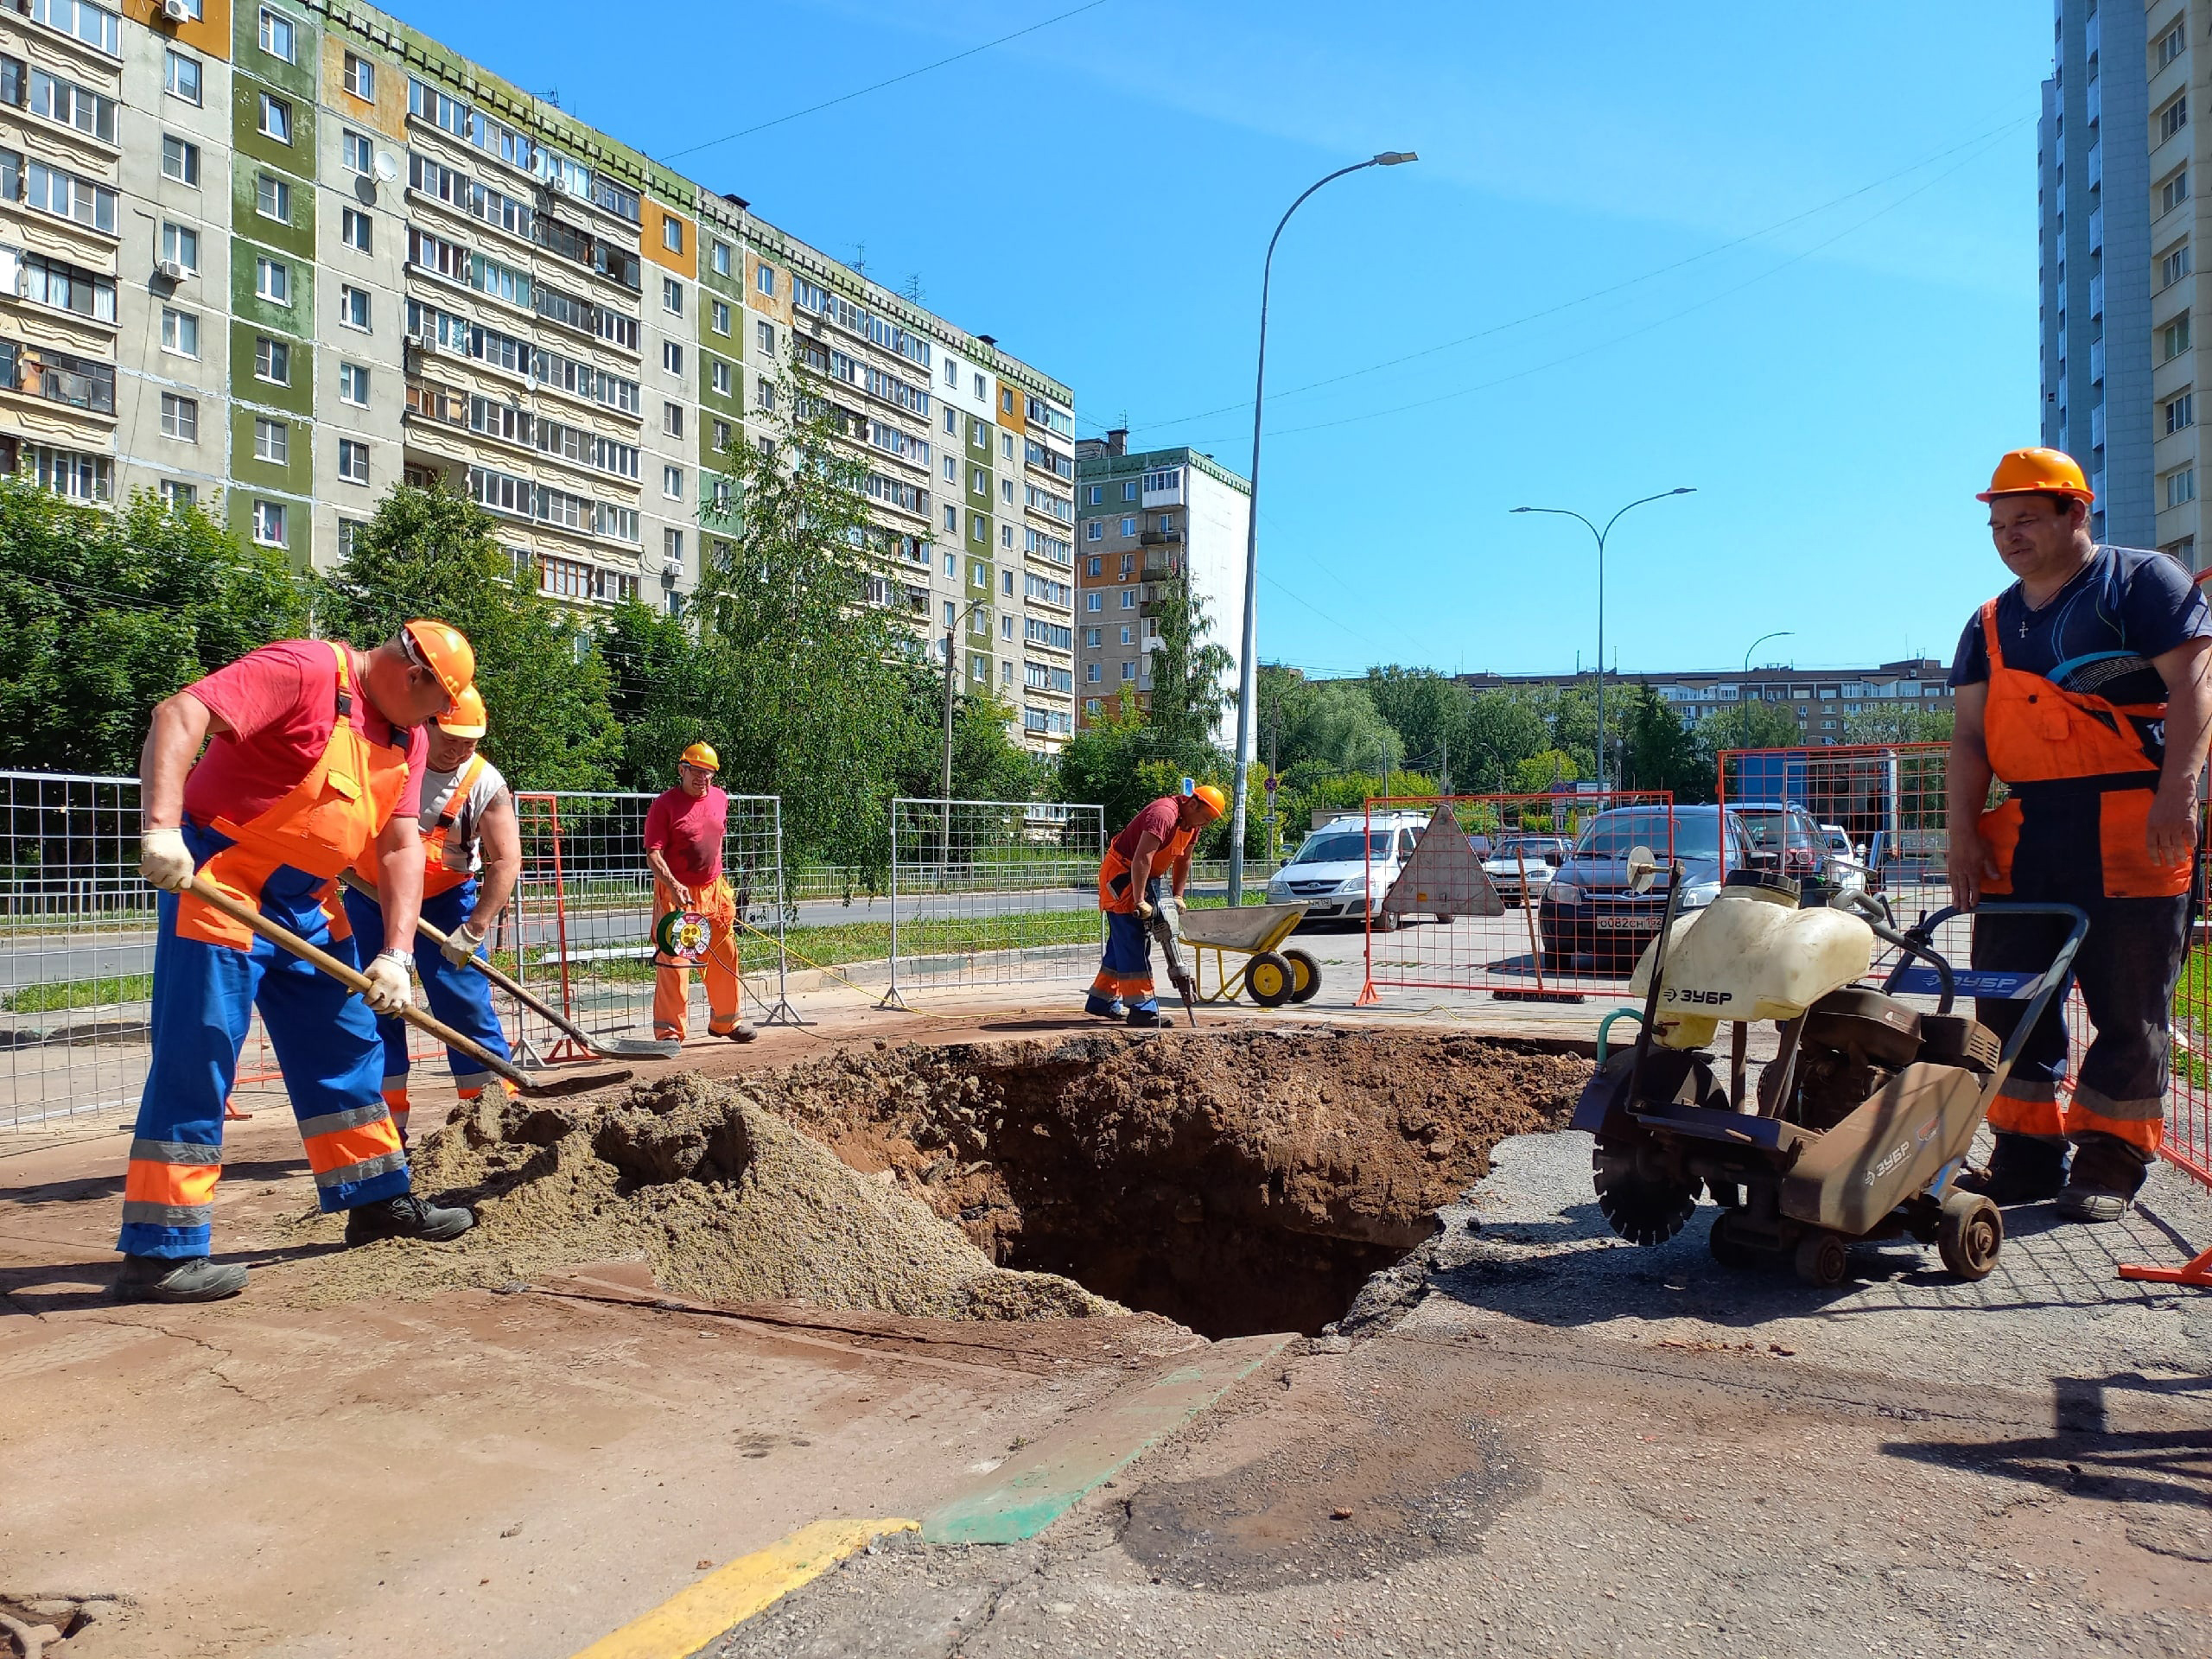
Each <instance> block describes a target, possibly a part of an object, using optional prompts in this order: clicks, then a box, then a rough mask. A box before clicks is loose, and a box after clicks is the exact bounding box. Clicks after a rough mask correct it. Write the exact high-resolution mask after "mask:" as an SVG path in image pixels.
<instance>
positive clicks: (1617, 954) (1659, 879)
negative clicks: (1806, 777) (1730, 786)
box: [1536, 806, 1752, 978]
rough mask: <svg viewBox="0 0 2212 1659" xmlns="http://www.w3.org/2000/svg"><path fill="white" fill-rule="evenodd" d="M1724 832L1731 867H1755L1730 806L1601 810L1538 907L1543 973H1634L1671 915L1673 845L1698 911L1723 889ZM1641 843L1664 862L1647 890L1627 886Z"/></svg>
mask: <svg viewBox="0 0 2212 1659" xmlns="http://www.w3.org/2000/svg"><path fill="white" fill-rule="evenodd" d="M1670 820H1671V824H1670V822H1669V821H1670ZM1724 832H1725V833H1726V836H1727V837H1728V845H1727V860H1726V862H1727V867H1728V868H1731V869H1741V868H1745V867H1746V866H1748V865H1750V864H1751V861H1752V860H1751V851H1752V849H1751V843H1750V841H1749V839H1748V838H1747V837H1746V836H1745V834H1744V829H1743V826H1742V824H1741V823H1738V821H1737V819H1736V817H1735V816H1734V812H1733V810H1730V812H1729V814H1728V815H1727V817H1726V818H1724V817H1723V816H1722V811H1721V809H1720V808H1719V807H1717V806H1678V807H1675V808H1674V809H1672V810H1671V811H1670V810H1669V809H1668V808H1666V807H1663V806H1617V807H1615V808H1613V809H1612V810H1611V811H1607V812H1601V813H1599V815H1598V816H1597V817H1595V818H1593V819H1592V820H1591V822H1590V823H1589V824H1588V825H1586V827H1585V828H1584V829H1583V831H1582V834H1581V836H1580V839H1578V840H1577V841H1576V842H1575V843H1574V852H1573V855H1572V856H1571V857H1569V858H1568V859H1567V862H1566V863H1564V864H1562V865H1561V866H1560V868H1558V869H1557V870H1556V871H1554V873H1553V875H1552V879H1551V880H1550V882H1549V883H1548V885H1547V886H1546V887H1545V888H1544V893H1543V899H1542V902H1541V905H1539V906H1538V908H1537V911H1536V922H1537V926H1538V928H1539V930H1540V931H1541V936H1542V939H1543V958H1544V971H1545V972H1546V973H1551V974H1564V973H1570V972H1573V971H1574V969H1576V968H1577V967H1578V966H1581V965H1583V964H1585V963H1586V964H1589V971H1592V972H1595V973H1599V974H1604V975H1611V976H1616V977H1621V978H1625V977H1626V976H1628V975H1630V974H1631V973H1634V972H1635V971H1636V963H1637V958H1638V957H1641V956H1642V955H1643V948H1644V946H1646V945H1648V944H1650V943H1651V940H1652V938H1653V937H1654V936H1655V935H1656V933H1657V932H1658V931H1659V922H1660V918H1662V916H1663V915H1664V914H1665V913H1666V910H1667V887H1668V875H1667V861H1668V854H1669V848H1670V847H1671V849H1672V851H1673V855H1674V857H1675V859H1676V860H1677V861H1680V862H1681V867H1682V909H1683V910H1684V912H1689V911H1694V910H1697V909H1700V908H1701V907H1702V906H1706V905H1709V904H1711V903H1712V902H1713V896H1714V895H1715V894H1717V893H1719V891H1720V875H1721V863H1722V860H1721V850H1722V849H1721V842H1720V837H1721V836H1722V834H1723V833H1724ZM1635 847H1649V849H1651V852H1652V855H1653V856H1654V857H1655V858H1656V859H1657V860H1658V861H1659V874H1657V875H1656V877H1654V878H1653V880H1652V883H1651V886H1650V888H1649V891H1647V892H1644V893H1637V892H1636V891H1635V890H1634V889H1633V888H1632V887H1630V885H1629V878H1628V855H1629V851H1630V849H1631V848H1635Z"/></svg>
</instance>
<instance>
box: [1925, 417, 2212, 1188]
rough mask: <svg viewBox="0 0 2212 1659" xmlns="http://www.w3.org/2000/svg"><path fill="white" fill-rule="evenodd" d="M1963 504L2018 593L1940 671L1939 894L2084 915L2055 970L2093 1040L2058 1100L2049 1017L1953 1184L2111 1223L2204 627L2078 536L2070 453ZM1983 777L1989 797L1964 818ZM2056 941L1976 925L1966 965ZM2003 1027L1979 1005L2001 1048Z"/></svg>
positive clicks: (2179, 937) (2163, 962)
mask: <svg viewBox="0 0 2212 1659" xmlns="http://www.w3.org/2000/svg"><path fill="white" fill-rule="evenodd" d="M1979 499H1981V500H1983V501H1986V502H1987V503H1988V504H1989V528H1990V534H1991V536H1992V537H1993V539H1994V540H1995V542H1996V544H1997V552H1998V556H1999V557H2000V558H2002V559H2003V560H2004V562H2005V567H2006V568H2007V569H2010V570H2011V571H2012V573H2013V575H2015V576H2017V577H2018V581H2017V582H2014V583H2013V584H2012V586H2011V587H2010V588H2006V589H2005V591H2004V592H2003V593H2001V594H1999V595H1998V596H1997V597H1996V598H1995V599H1993V600H1991V601H1989V602H1988V603H1986V604H1985V605H1984V606H1982V607H1981V609H1980V613H1978V614H1977V615H1976V616H1975V617H1974V619H1973V620H1971V621H1969V622H1968V623H1967V628H1966V632H1965V633H1964V634H1963V635H1962V636H1961V639H1960V641H1959V649H1958V654H1957V657H1956V658H1955V660H1954V662H1953V664H1952V665H1951V675H1950V682H1951V684H1952V685H1953V687H1955V689H1956V693H1957V704H1958V716H1957V724H1956V727H1955V730H1954V732H1953V734H1952V738H1951V753H1950V778H1949V817H1948V823H1949V827H1950V849H1949V857H1948V865H1949V876H1950V883H1951V896H1952V900H1953V902H1954V903H1955V904H1957V905H1958V906H1961V908H1965V909H1972V908H1973V907H1974V906H1975V905H1976V904H1977V903H1978V902H1979V901H1980V899H1982V898H1985V897H1987V898H2012V899H2033V900H2040V901H2046V902H2048V901H2053V900H2056V901H2060V902H2063V903H2066V904H2070V905H2078V906H2081V908H2082V910H2083V911H2085V912H2088V918H2089V931H2088V937H2087V938H2086V939H2085V940H2084V941H2083V943H2082V950H2081V954H2080V955H2079V956H2078V957H2076V958H2075V964H2074V974H2075V982H2076V983H2077V984H2078V985H2079V986H2080V988H2081V992H2082V1001H2083V1003H2084V1004H2085V1005H2086V1006H2087V1008H2088V1016H2089V1021H2090V1023H2091V1024H2092V1025H2093V1026H2094V1027H2095V1032H2096V1034H2095V1037H2094V1040H2093V1041H2092V1042H2091V1043H2090V1045H2089V1048H2088V1053H2087V1054H2086V1055H2085V1056H2084V1057H2083V1058H2082V1070H2081V1074H2080V1076H2079V1077H2075V1079H2074V1080H2073V1084H2072V1087H2071V1088H2070V1090H2069V1087H2068V1080H2067V1039H2066V1027H2065V1022H2064V1018H2063V1008H2062V1005H2061V1004H2060V1002H2058V1001H2053V1002H2052V1004H2051V1005H2050V1009H2049V1010H2048V1012H2047V1013H2046V1014H2045V1015H2044V1019H2043V1020H2041V1021H2040V1022H2039V1024H2038V1025H2037V1028H2036V1029H2035V1031H2034V1032H2032V1033H2030V1035H2029V1037H2028V1039H2027V1042H2026V1044H2025V1046H2024V1047H2023V1049H2022V1050H2021V1052H2020V1057H2019V1059H2018V1062H2017V1063H2016V1064H2015V1065H2014V1066H2013V1068H2012V1074H2011V1076H2010V1077H2008V1078H2007V1079H2006V1081H2005V1086H2004V1088H2003V1089H2002V1090H2000V1091H1999V1094H1998V1096H1997V1098H1996V1100H1995V1102H1994V1103H1993V1104H1992V1105H1991V1107H1990V1110H1989V1126H1990V1128H1992V1129H1993V1131H1995V1135H1996V1152H1995V1155H1994V1157H1993V1160H1992V1161H1991V1165H1990V1167H1989V1168H1988V1170H1986V1171H1985V1172H1977V1173H1974V1174H1973V1175H1971V1176H1969V1177H1968V1178H1967V1184H1968V1185H1974V1186H1976V1187H1978V1188H1979V1190H1980V1191H1982V1192H1986V1193H1987V1194H1988V1195H1989V1196H1990V1197H1991V1198H1993V1199H1994V1200H1995V1201H1996V1202H1997V1203H1999V1204H2000V1205H2004V1204H2025V1203H2032V1202H2036V1201H2037V1200H2041V1199H2045V1198H2055V1199H2056V1201H2057V1209H2058V1211H2059V1213H2060V1214H2061V1215H2062V1216H2063V1217H2066V1218H2068V1219H2069V1220H2073V1221H2085V1222H2094V1221H2115V1220H2117V1219H2119V1218H2120V1216H2122V1215H2123V1214H2125V1213H2126V1210H2127V1207H2128V1205H2129V1204H2130V1203H2131V1202H2132V1201H2133V1198H2134V1196H2135V1193H2136V1191H2137V1189H2139V1187H2140V1186H2141V1185H2142V1184H2143V1180H2144V1178H2145V1174H2146V1173H2147V1172H2148V1169H2149V1166H2150V1164H2151V1162H2152V1160H2153V1159H2154V1158H2155V1157H2156V1156H2157V1154H2158V1141H2159V1134H2160V1130H2161V1127H2162V1125H2163V1122H2164V1104H2165V1094H2166V1081H2167V1065H2168V1059H2169V1050H2170V1046H2171V1044H2170V1038H2169V1035H2168V1031H2167V1025H2168V1019H2169V1010H2170V1008H2171V1006H2172V1001H2173V991H2174V982H2175V979H2176V976H2177V975H2178V973H2179V972H2180V968H2181V960H2182V952H2183V944H2184V942H2185V935H2186V931H2187V928H2188V923H2189V915H2188V912H2189V892H2190V874H2191V867H2192V863H2193V861H2194V855H2195V849H2196V812H2197V806H2196V783H2197V776H2198V773H2199V772H2200V771H2201V770H2202V766H2203V764H2204V748H2205V735H2206V719H2207V713H2208V707H2209V706H2212V696H2208V686H2207V668H2208V661H2209V660H2212V659H2208V656H2207V652H2208V649H2212V647H2208V645H2207V640H2208V638H2212V615H2208V613H2207V610H2206V607H2205V602H2204V600H2203V597H2202V595H2201V594H2199V593H2198V592H2197V590H2196V587H2195V585H2194V584H2193V583H2192V582H2190V573H2189V572H2188V571H2187V570H2186V569H2183V567H2182V566H2181V565H2180V564H2178V563H2176V562H2175V561H2174V560H2172V559H2171V558H2169V557H2167V556H2165V555H2164V554H2163V553H2155V552H2149V551H2145V550H2141V549H2137V548H2126V547H2105V546H2100V545H2098V543H2096V542H2095V541H2094V540H2093V539H2092V538H2091V537H2090V534H2089V505H2090V502H2091V501H2092V500H2093V499H2094V496H2093V494H2092V492H2091V491H2090V488H2089V486H2088V480H2085V479H2084V478H2083V477H2082V469H2081V467H2079V466H2077V465H2075V461H2074V460H2073V458H2072V457H2070V456H2069V455H2065V454H2061V453H2060V452H2058V451H2057V450H2055V449H2016V450H2014V451H2013V452H2012V454H2008V455H2006V456H2005V458H2004V459H2003V460H2002V461H1999V462H1998V463H1997V472H1996V475H1995V476H1994V477H1993V478H1992V479H1991V480H1990V484H1989V488H1988V489H1987V490H1986V491H1984V492H1983V493H1981V495H1980V497H1979ZM1993 777H1994V778H1995V779H1998V780H1999V782H2001V783H2003V784H2004V785H2005V786H2006V788H2007V790H2008V791H2009V794H2008V796H2007V798H2006V799H2005V801H2004V803H2003V804H2001V805H1999V806H1998V807H1997V808H1996V809H1995V810H1993V811H1985V810H1983V809H1984V808H1985V807H1986V805H1987V803H1988V797H1989V785H1990V780H1991V779H1992V778H1993ZM2065 931H2066V930H2065V926H2064V925H2063V923H2060V922H2057V921H2056V920H2051V919H2046V918H2040V917H2033V918H2031V917H2007V916H2002V915H1996V914H1990V915H1984V916H1981V917H1979V918H1976V920H1975V925H1974V965H1975V966H1976V967H1977V968H1993V969H2015V970H2028V969H2043V968H2046V967H2048V966H2049V965H2050V961H2051V958H2052V956H2053V955H2054V953H2055V952H2056V949H2057V946H2058V944H2059V941H2060V940H2061V939H2062V938H2063V937H2064V935H2065ZM2020 1012H2021V1007H2020V1005H2019V1004H2018V1003H2017V1002H2000V1001H1982V1002H1980V1004H1979V1006H1978V1013H1979V1015H1980V1019H1981V1020H1982V1021H1983V1023H1985V1024H1986V1025H1988V1026H1989V1027H1992V1028H1993V1030H1995V1031H1996V1032H1997V1033H1999V1035H2000V1036H2006V1037H2009V1036H2010V1035H2011V1033H2012V1031H2013V1029H2014V1027H2015V1026H2016V1025H2017V1023H2018V1019H2019V1015H2020ZM2069 1141H2070V1142H2071V1143H2072V1147H2073V1157H2072V1162H2071V1165H2070V1166H2069V1161H2068V1156H2067V1148H2068V1143H2069Z"/></svg>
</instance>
